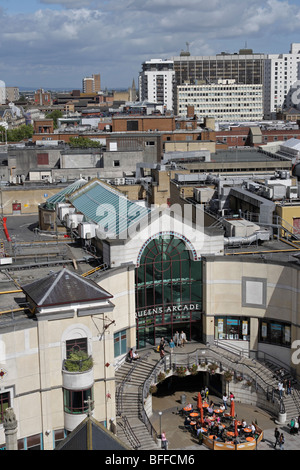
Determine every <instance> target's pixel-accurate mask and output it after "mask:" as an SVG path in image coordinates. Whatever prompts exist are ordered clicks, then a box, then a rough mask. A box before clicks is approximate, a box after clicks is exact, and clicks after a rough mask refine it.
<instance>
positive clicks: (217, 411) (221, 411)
mask: <svg viewBox="0 0 300 470" xmlns="http://www.w3.org/2000/svg"><path fill="white" fill-rule="evenodd" d="M214 413H223V410H220V409H219V408H218V409H216V410H214Z"/></svg>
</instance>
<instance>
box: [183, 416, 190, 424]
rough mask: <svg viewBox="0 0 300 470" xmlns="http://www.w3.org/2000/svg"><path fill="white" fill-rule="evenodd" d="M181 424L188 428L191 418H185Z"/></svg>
mask: <svg viewBox="0 0 300 470" xmlns="http://www.w3.org/2000/svg"><path fill="white" fill-rule="evenodd" d="M183 424H184V426H190V424H191V418H190V417H189V416H186V417H185V420H184V423H183Z"/></svg>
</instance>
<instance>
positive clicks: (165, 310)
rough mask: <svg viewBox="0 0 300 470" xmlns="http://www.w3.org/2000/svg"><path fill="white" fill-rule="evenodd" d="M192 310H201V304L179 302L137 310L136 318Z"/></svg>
mask: <svg viewBox="0 0 300 470" xmlns="http://www.w3.org/2000/svg"><path fill="white" fill-rule="evenodd" d="M190 310H200V306H199V304H183V305H181V304H179V305H171V306H168V307H157V308H149V309H147V310H141V311H139V312H136V314H135V316H136V318H141V317H151V316H153V315H155V314H162V313H181V312H188V311H190Z"/></svg>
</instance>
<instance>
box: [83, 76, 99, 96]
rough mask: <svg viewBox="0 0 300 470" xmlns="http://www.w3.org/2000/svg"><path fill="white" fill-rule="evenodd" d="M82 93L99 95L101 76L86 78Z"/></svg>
mask: <svg viewBox="0 0 300 470" xmlns="http://www.w3.org/2000/svg"><path fill="white" fill-rule="evenodd" d="M82 91H83V93H98V92H99V91H101V81H100V74H93V75H92V76H91V77H84V78H83V80H82Z"/></svg>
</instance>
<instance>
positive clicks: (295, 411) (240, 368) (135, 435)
mask: <svg viewBox="0 0 300 470" xmlns="http://www.w3.org/2000/svg"><path fill="white" fill-rule="evenodd" d="M197 348H198V353H197V352H196V353H194V352H193V351H195V350H196V349H197ZM201 349H202V351H204V350H205V356H203V355H202V351H201ZM199 351H200V353H199ZM179 356H180V357H179ZM200 357H201V360H202V359H204V357H206V360H207V362H217V363H219V364H222V368H223V370H233V371H235V373H236V374H237V375H238V374H239V373H240V374H243V375H244V376H246V377H247V378H249V379H251V380H253V381H254V382H255V383H256V384H257V386H258V387H259V388H260V389H261V390H262V391H263V392H264V393H265V394H267V392H268V394H269V399H272V398H275V401H277V403H278V411H279V397H278V392H277V387H278V378H277V376H276V371H277V370H278V365H277V366H275V365H274V364H272V363H270V362H268V361H258V360H256V359H251V358H249V357H247V356H240V355H238V354H236V352H231V351H230V350H228V349H226V350H225V349H223V348H220V347H218V346H215V345H209V346H204V345H199V344H190V348H186V350H185V351H182V352H181V351H180V354H176V363H177V365H181V364H182V365H183V364H185V365H191V364H193V363H196V362H197V361H198V363H199V358H200ZM158 361H159V356H158V354H157V353H155V352H154V350H151V351H148V352H147V353H144V356H142V357H141V359H139V360H138V361H136V362H134V363H131V364H130V363H128V362H124V364H123V365H122V366H121V367H120V368H119V369H118V370H117V371H116V405H117V435H118V437H119V438H120V439H121V440H122V441H123V442H124V443H126V444H127V445H128V446H129V447H131V448H133V449H136V450H151V449H156V450H157V449H158V448H159V446H158V445H157V443H156V442H155V439H154V438H152V436H151V435H150V433H149V430H148V428H147V426H146V425H145V424H144V423H143V421H142V419H141V416H142V414H141V411H142V410H141V407H142V400H143V397H142V396H141V386H142V385H143V384H144V383H145V382H146V380H147V379H148V378H149V376H150V375H151V373H152V372H153V370H154V368H155V366H156V365H157V363H158ZM288 377H291V376H290V375H289V373H288V372H287V371H286V375H285V378H288ZM265 399H266V395H265ZM283 403H284V407H285V412H286V420H287V422H289V421H290V419H291V418H292V417H298V416H299V415H300V388H299V387H298V385H297V384H296V383H295V381H294V382H293V387H292V394H291V395H287V396H285V397H284V398H283Z"/></svg>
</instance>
